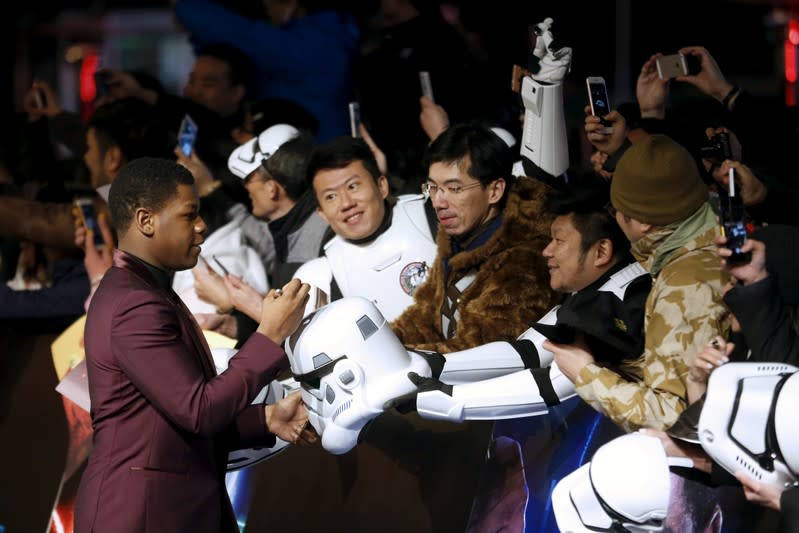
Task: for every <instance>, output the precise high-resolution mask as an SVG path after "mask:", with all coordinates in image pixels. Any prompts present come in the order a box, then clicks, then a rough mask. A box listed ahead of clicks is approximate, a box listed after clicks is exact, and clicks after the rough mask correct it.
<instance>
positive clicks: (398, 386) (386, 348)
mask: <svg viewBox="0 0 799 533" xmlns="http://www.w3.org/2000/svg"><path fill="white" fill-rule="evenodd" d="M285 348H286V353H287V354H288V357H289V362H290V363H291V370H292V373H293V374H294V379H295V380H297V382H298V383H299V384H300V387H301V390H302V399H303V401H304V403H305V405H306V407H307V408H308V415H309V420H310V422H311V425H313V427H314V429H315V430H316V432H317V433H318V434H319V436H320V437H321V440H322V446H323V447H324V448H325V449H326V450H328V451H329V452H331V453H334V454H342V453H346V452H347V451H349V450H351V449H352V448H353V447H354V446H355V445H356V444H357V443H358V438H359V435H360V433H361V430H362V429H363V428H364V426H365V425H366V424H367V422H369V421H370V420H372V419H373V418H375V417H377V416H378V415H379V414H380V413H382V412H383V410H384V406H385V405H386V403H387V402H389V401H390V400H392V399H395V398H397V397H399V396H403V395H406V394H410V393H412V392H414V391H415V390H416V387H415V385H413V383H411V381H410V380H409V379H408V373H409V372H416V373H417V374H419V375H421V376H426V377H429V376H430V375H431V372H430V367H429V365H428V364H427V363H426V362H425V360H424V359H423V358H422V357H421V356H419V355H417V354H415V353H413V352H408V351H407V350H405V348H404V347H403V346H402V343H400V341H399V339H397V337H396V335H394V333H393V332H392V331H391V328H390V327H389V325H388V322H386V319H385V318H383V315H382V314H381V313H380V311H379V310H378V309H377V307H376V306H375V305H374V304H373V303H372V302H370V301H369V300H367V299H365V298H358V297H353V298H343V299H340V300H336V301H335V302H332V303H330V304H328V305H326V306H324V307H321V308H319V309H318V310H316V311H315V312H313V313H311V314H310V315H308V316H307V317H305V319H304V320H303V321H302V323H301V324H300V326H299V328H297V331H295V332H294V334H292V335H291V337H289V339H288V341H287V342H286V347H285Z"/></svg>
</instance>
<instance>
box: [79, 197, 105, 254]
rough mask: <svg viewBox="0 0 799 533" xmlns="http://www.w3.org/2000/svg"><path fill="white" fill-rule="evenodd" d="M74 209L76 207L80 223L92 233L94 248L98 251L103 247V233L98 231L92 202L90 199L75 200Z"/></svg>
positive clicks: (98, 227) (98, 226)
mask: <svg viewBox="0 0 799 533" xmlns="http://www.w3.org/2000/svg"><path fill="white" fill-rule="evenodd" d="M75 207H77V215H78V219H79V221H80V223H81V224H82V225H83V227H85V228H86V229H88V230H91V231H92V234H93V235H94V247H95V248H97V249H98V250H100V249H102V248H103V247H104V246H105V241H103V233H102V231H100V225H99V224H98V223H97V212H96V211H95V210H94V202H92V199H91V198H77V199H76V200H75Z"/></svg>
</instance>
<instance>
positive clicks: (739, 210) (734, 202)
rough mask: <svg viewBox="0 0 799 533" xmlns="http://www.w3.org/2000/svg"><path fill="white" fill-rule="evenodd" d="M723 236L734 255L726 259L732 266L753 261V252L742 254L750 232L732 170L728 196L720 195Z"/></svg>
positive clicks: (720, 220)
mask: <svg viewBox="0 0 799 533" xmlns="http://www.w3.org/2000/svg"><path fill="white" fill-rule="evenodd" d="M719 208H720V216H719V222H721V234H722V235H723V236H724V237H726V238H727V244H726V246H727V248H728V249H729V250H730V251H732V255H731V256H730V257H728V258H726V261H727V263H728V264H730V265H742V264H746V263H748V262H749V261H751V259H752V254H751V252H742V251H741V247H742V246H743V245H744V243H745V242H746V239H747V237H748V232H747V229H746V223H745V222H744V205H743V200H742V199H741V197H740V195H738V194H736V192H735V171H734V170H733V169H730V184H729V189H728V194H726V195H725V194H723V193H722V194H720V195H719Z"/></svg>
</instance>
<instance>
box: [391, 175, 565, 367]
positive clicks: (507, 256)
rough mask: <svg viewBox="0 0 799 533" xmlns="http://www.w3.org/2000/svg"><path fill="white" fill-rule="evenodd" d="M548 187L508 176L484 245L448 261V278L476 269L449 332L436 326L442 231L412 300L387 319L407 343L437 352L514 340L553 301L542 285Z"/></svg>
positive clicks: (445, 241) (446, 250) (446, 248)
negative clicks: (499, 217) (498, 219)
mask: <svg viewBox="0 0 799 533" xmlns="http://www.w3.org/2000/svg"><path fill="white" fill-rule="evenodd" d="M550 193H551V189H550V188H549V187H548V186H546V185H544V184H543V183H541V182H539V181H537V180H535V179H533V178H527V177H520V178H518V179H516V180H515V182H514V184H513V186H512V187H511V190H510V195H509V197H508V203H507V205H506V206H505V209H504V211H503V216H504V219H503V221H502V225H501V226H500V228H499V229H498V230H497V232H496V233H495V234H494V235H492V236H491V238H490V239H489V240H488V242H486V243H485V244H484V245H482V246H480V247H478V248H476V249H474V250H469V251H464V252H460V253H459V254H457V255H455V256H454V257H451V258H450V260H449V265H450V276H453V279H460V278H462V277H463V276H464V275H466V274H467V273H468V272H469V271H470V270H472V269H473V268H475V267H477V268H478V272H477V277H476V278H475V280H474V282H472V284H471V285H470V286H469V287H468V288H467V289H466V290H465V291H464V292H463V294H462V295H461V298H460V304H459V306H458V309H459V310H460V320H459V321H458V323H457V328H456V331H455V336H454V337H453V338H451V339H445V338H444V335H443V334H442V331H441V306H442V304H443V302H444V294H445V286H444V285H445V283H444V281H445V280H444V271H443V265H442V259H441V258H442V257H448V256H449V255H450V254H451V253H452V249H451V243H450V238H449V237H448V236H447V234H446V233H445V232H444V230H443V229H439V231H438V236H437V243H438V254H437V256H436V260H435V262H434V263H433V267H432V268H431V270H430V274H429V276H428V279H427V281H426V282H425V283H424V284H423V285H422V286H421V287H419V288H418V289H417V290H416V293H415V294H414V297H413V304H412V305H411V306H410V307H408V308H407V309H406V310H405V311H404V312H403V313H402V315H400V316H399V317H398V318H397V319H396V320H394V322H392V324H391V329H392V330H393V331H394V333H396V334H397V337H399V339H400V340H401V341H402V343H403V344H405V345H406V346H408V347H412V348H418V349H424V350H434V351H437V352H441V353H447V352H454V351H458V350H464V349H466V348H473V347H475V346H480V345H482V344H485V343H488V342H492V341H508V340H513V339H515V338H516V337H518V336H519V335H520V334H521V333H523V332H524V331H525V330H526V329H527V328H528V327H529V325H530V324H531V323H533V322H535V321H536V320H538V319H539V318H540V317H541V316H543V315H544V313H546V312H547V311H549V309H550V308H552V306H553V305H554V304H555V303H556V302H557V301H558V296H557V295H556V293H555V292H554V291H552V290H551V289H550V287H549V272H548V270H547V266H546V260H545V259H544V257H543V256H542V255H541V252H542V251H543V250H544V248H545V247H546V246H547V244H548V243H549V226H550V223H551V220H552V218H551V216H550V215H549V214H548V213H547V212H546V210H545V204H546V201H547V198H548V196H549V194H550Z"/></svg>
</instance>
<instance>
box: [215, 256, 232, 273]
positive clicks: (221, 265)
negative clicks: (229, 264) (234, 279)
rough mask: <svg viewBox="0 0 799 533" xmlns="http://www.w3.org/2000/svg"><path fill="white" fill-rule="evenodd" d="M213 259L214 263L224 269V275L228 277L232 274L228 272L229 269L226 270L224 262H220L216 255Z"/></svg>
mask: <svg viewBox="0 0 799 533" xmlns="http://www.w3.org/2000/svg"><path fill="white" fill-rule="evenodd" d="M211 259H213V260H214V263H216V264H217V265H219V268H221V269H222V272H223V273H224V274H225V275H226V276H227V275H228V274H230V272H228V269H227V268H225V265H223V264H222V261H220V260H219V259H217V257H216V256H215V255H212V256H211Z"/></svg>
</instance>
